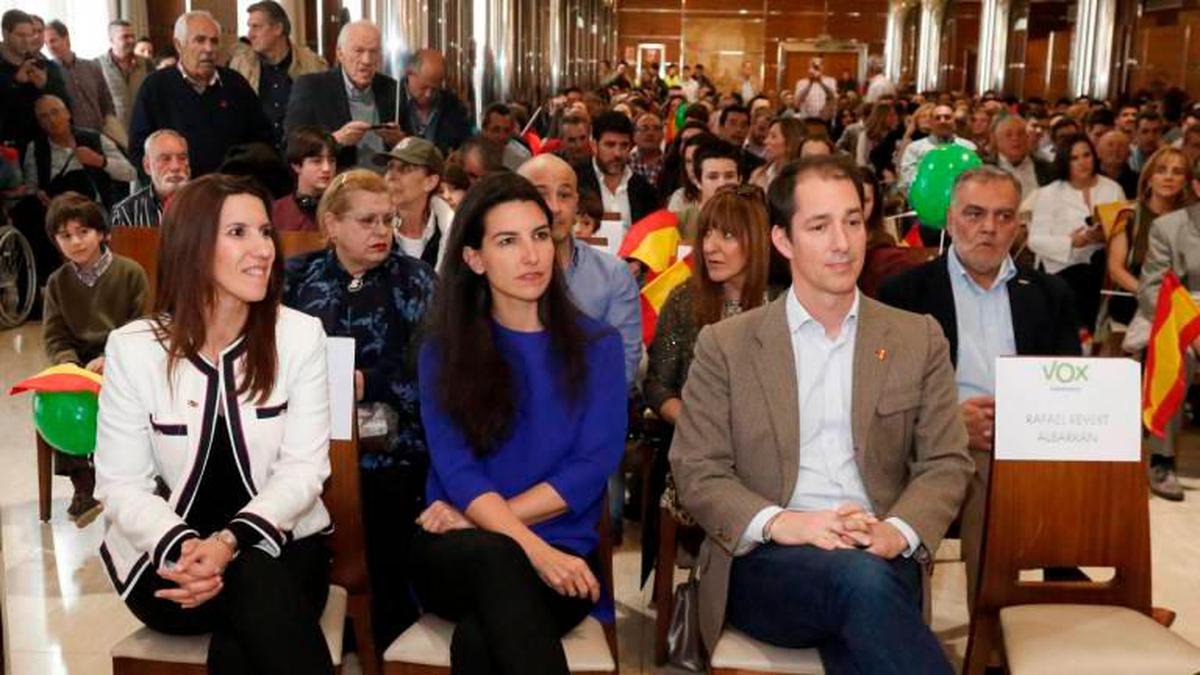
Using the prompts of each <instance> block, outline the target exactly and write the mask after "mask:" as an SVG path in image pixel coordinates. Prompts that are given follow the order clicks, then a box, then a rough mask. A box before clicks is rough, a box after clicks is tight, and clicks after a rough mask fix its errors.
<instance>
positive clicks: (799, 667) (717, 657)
mask: <svg viewBox="0 0 1200 675" xmlns="http://www.w3.org/2000/svg"><path fill="white" fill-rule="evenodd" d="M710 665H711V666H712V667H713V668H728V669H730V670H748V671H750V672H761V673H785V674H787V675H822V674H823V673H824V672H825V668H824V667H823V666H822V665H821V655H820V654H818V653H817V650H816V649H787V648H785V647H776V646H774V645H769V644H767V643H765V642H759V641H758V640H755V639H754V638H751V637H750V636H748V635H746V634H745V633H742V632H741V631H738V630H735V629H733V628H729V627H728V626H726V628H725V630H724V631H723V632H722V633H721V638H720V639H719V640H717V648H716V649H714V650H713V654H712V659H711V660H710Z"/></svg>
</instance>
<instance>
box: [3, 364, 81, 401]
mask: <svg viewBox="0 0 1200 675" xmlns="http://www.w3.org/2000/svg"><path fill="white" fill-rule="evenodd" d="M102 381H103V380H102V379H101V377H100V376H99V375H97V374H96V373H93V372H92V371H90V370H85V369H83V368H80V367H79V366H77V365H75V364H74V363H63V364H60V365H57V366H51V367H50V368H47V369H45V370H43V371H42V372H40V373H38V374H37V375H34V376H33V377H28V378H26V379H24V380H21V381H20V382H18V383H16V384H14V385H13V386H12V388H11V389H9V390H8V394H9V396H12V395H13V394H20V393H21V392H24V391H41V392H57V391H90V392H92V393H93V394H99V393H100V383H101V382H102Z"/></svg>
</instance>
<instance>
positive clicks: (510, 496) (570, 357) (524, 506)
mask: <svg viewBox="0 0 1200 675" xmlns="http://www.w3.org/2000/svg"><path fill="white" fill-rule="evenodd" d="M618 114H619V113H618ZM553 219H554V216H553V214H552V213H550V211H549V209H547V208H546V205H545V203H544V202H543V201H542V199H541V196H540V195H539V194H538V192H537V190H536V189H535V188H534V187H533V186H532V185H530V184H529V182H528V181H526V180H525V179H524V178H521V177H519V176H514V175H511V174H502V175H497V176H489V177H488V178H486V179H484V180H483V181H481V182H480V184H479V185H477V186H475V188H474V189H472V190H471V192H470V193H469V194H468V195H467V198H466V200H465V201H464V202H463V204H462V206H461V208H460V209H459V210H458V213H457V216H456V218H455V223H454V226H453V228H452V230H451V232H452V234H451V240H450V250H449V251H448V252H447V254H446V264H445V268H444V269H443V271H442V278H441V283H440V287H439V289H438V294H439V295H438V300H437V304H436V307H435V310H434V315H433V322H432V326H431V329H430V332H429V337H428V338H427V340H426V342H425V344H424V345H423V346H422V348H421V354H420V361H419V382H420V390H421V417H422V419H423V420H424V422H425V431H426V435H427V437H428V439H429V456H430V463H431V470H430V472H429V479H428V483H427V500H428V503H429V506H428V508H427V509H426V510H425V512H424V513H422V514H421V517H420V519H419V520H418V522H419V524H420V525H421V531H419V532H418V533H417V535H416V536H415V537H414V538H413V540H412V544H411V549H412V551H411V556H412V561H413V578H414V589H415V591H416V595H417V597H418V598H419V600H420V602H421V605H422V607H423V608H424V609H425V610H426V611H428V612H432V613H434V614H437V615H439V616H441V617H443V618H445V619H449V620H451V621H455V622H457V626H456V627H455V630H454V636H453V638H452V639H451V643H450V659H451V668H452V669H453V670H454V671H455V672H463V673H484V672H504V673H539V674H545V675H555V674H560V675H566V673H567V662H566V656H565V654H564V653H563V649H562V644H561V642H560V638H561V637H562V636H563V635H564V634H565V633H566V632H567V631H569V630H571V629H572V628H574V627H575V625H576V624H578V623H579V622H580V621H581V620H583V619H584V618H585V617H586V616H587V615H588V614H589V613H590V612H592V611H593V609H595V608H596V604H597V601H598V600H599V599H600V597H601V586H600V582H599V581H598V579H599V578H600V569H601V568H600V561H599V559H598V555H597V543H598V535H597V531H596V527H597V523H598V521H599V519H600V509H601V508H602V503H603V500H602V496H603V494H604V487H605V482H606V480H607V478H608V477H609V476H610V475H612V473H613V472H614V471H615V470H616V468H617V465H618V463H619V461H620V458H621V455H622V454H623V452H624V448H625V432H626V425H627V414H626V403H625V391H626V389H625V383H624V382H623V380H622V379H621V378H617V377H613V374H614V373H616V372H620V371H621V370H622V362H623V360H624V357H623V354H622V349H621V341H620V339H619V338H618V336H617V334H616V331H614V330H613V329H612V328H610V327H608V326H606V325H604V324H603V323H601V322H600V321H596V320H595V319H591V318H588V317H587V316H586V315H584V314H582V313H581V312H579V310H577V309H576V308H575V305H574V304H573V303H572V302H571V299H570V294H569V291H568V290H567V285H566V283H565V279H564V278H563V269H562V268H561V267H560V266H559V265H557V264H555V245H554V238H553V236H552V235H551V232H552V225H551V223H552V221H553ZM518 391H519V392H520V393H519V394H518ZM610 616H611V613H610Z"/></svg>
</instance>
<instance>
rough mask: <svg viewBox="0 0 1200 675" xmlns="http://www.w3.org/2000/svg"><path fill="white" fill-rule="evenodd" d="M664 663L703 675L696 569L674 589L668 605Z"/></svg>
mask: <svg viewBox="0 0 1200 675" xmlns="http://www.w3.org/2000/svg"><path fill="white" fill-rule="evenodd" d="M667 661H668V662H670V664H671V665H673V666H675V667H676V668H683V669H685V670H690V671H692V672H693V673H702V672H704V670H705V665H706V663H707V662H708V659H707V658H706V657H705V656H704V643H703V642H702V641H701V639H700V582H699V581H698V580H697V579H696V567H692V571H691V572H690V573H689V574H688V580H687V581H685V582H683V583H682V584H680V585H679V587H678V588H676V589H675V598H674V602H672V603H671V627H670V628H669V629H668V630H667Z"/></svg>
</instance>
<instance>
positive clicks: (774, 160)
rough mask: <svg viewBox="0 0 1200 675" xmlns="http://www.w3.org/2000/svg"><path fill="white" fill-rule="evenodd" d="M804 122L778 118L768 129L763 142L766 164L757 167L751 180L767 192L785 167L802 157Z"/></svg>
mask: <svg viewBox="0 0 1200 675" xmlns="http://www.w3.org/2000/svg"><path fill="white" fill-rule="evenodd" d="M804 138H805V137H804V123H803V122H801V121H800V120H798V119H795V118H792V117H784V118H779V119H776V120H775V121H774V122H772V123H771V128H770V129H768V130H767V140H766V141H765V142H764V144H763V149H764V151H765V152H764V155H763V159H765V160H766V162H767V163H766V164H764V165H763V166H760V167H758V168H757V169H755V171H754V173H752V174H751V175H750V182H751V183H753V184H754V185H757V186H758V187H760V188H762V189H763V191H764V192H765V191H766V190H767V189H768V188H770V186H771V182H772V181H774V180H775V177H776V176H778V175H779V172H780V171H781V170H782V169H783V167H784V166H785V165H786V164H787V163H788V162H791V161H792V160H793V159H797V158H799V157H800V145H801V144H803V143H804Z"/></svg>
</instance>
